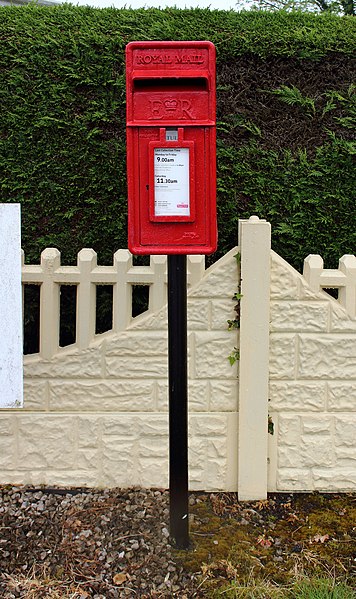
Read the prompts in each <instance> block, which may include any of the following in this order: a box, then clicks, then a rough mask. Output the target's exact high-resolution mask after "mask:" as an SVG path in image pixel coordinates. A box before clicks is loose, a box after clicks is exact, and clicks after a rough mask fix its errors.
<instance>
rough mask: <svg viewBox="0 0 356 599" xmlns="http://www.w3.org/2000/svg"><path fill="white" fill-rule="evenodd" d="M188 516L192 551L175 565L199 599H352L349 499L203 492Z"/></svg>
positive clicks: (353, 543) (353, 530)
mask: <svg viewBox="0 0 356 599" xmlns="http://www.w3.org/2000/svg"><path fill="white" fill-rule="evenodd" d="M191 511H192V524H191V531H190V535H191V540H192V546H193V548H192V550H191V551H187V552H178V559H179V560H180V562H181V563H182V565H183V567H184V569H185V570H187V571H189V572H196V573H199V576H200V585H201V586H200V588H201V590H202V593H203V594H202V596H204V597H212V598H214V599H215V598H216V597H228V598H230V597H231V598H233V597H251V598H255V597H256V598H259V597H261V598H264V599H268V598H271V599H274V598H279V597H290V598H294V597H295V598H298V599H300V598H309V597H310V598H311V599H314V598H315V599H319V598H320V599H323V598H324V597H325V598H326V597H332V598H334V599H344V598H345V599H346V598H350V599H353V598H355V599H356V594H355V591H354V590H353V588H355V587H356V526H355V523H356V495H355V494H344V495H330V494H329V495H328V494H317V493H315V494H310V493H307V494H300V495H298V494H296V495H285V494H279V495H273V496H270V498H269V499H268V500H267V501H259V502H244V503H239V502H238V500H237V496H236V495H235V494H231V493H230V494H229V493H228V494H224V493H221V494H212V495H210V496H209V495H207V494H206V495H200V496H199V497H197V498H196V504H195V505H194V506H193V507H192V510H191Z"/></svg>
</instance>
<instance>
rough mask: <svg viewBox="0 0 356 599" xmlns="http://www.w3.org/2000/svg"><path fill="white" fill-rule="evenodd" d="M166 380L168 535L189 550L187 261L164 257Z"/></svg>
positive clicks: (184, 258) (182, 257) (179, 258)
mask: <svg viewBox="0 0 356 599" xmlns="http://www.w3.org/2000/svg"><path fill="white" fill-rule="evenodd" d="M168 371H169V374H168V380H169V490H170V534H171V539H172V542H173V543H175V545H176V547H177V548H179V549H186V548H187V547H188V546H189V517H188V377H187V258H186V256H185V255H170V256H168Z"/></svg>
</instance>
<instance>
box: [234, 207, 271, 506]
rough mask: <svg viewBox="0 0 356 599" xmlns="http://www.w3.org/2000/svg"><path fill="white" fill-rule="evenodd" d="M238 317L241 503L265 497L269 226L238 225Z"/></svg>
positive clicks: (254, 219)
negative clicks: (239, 258) (239, 272)
mask: <svg viewBox="0 0 356 599" xmlns="http://www.w3.org/2000/svg"><path fill="white" fill-rule="evenodd" d="M239 245H240V251H241V294H242V299H241V319H240V363H239V443H238V445H239V454H238V496H239V500H242V501H248V500H259V499H265V498H266V497H267V457H268V456H267V450H268V380H269V302H270V255H271V251H270V250H271V226H270V224H269V223H267V222H266V221H264V220H260V219H259V218H258V217H257V216H251V217H250V219H249V220H247V221H245V220H241V221H239Z"/></svg>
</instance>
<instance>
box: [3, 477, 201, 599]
mask: <svg viewBox="0 0 356 599" xmlns="http://www.w3.org/2000/svg"><path fill="white" fill-rule="evenodd" d="M168 500H169V496H168V492H167V491H162V490H143V489H129V490H118V489H110V490H104V491H96V490H78V489H75V490H74V489H73V490H63V489H44V488H43V489H36V488H31V487H15V486H3V487H0V532H1V534H0V558H1V576H0V596H1V597H3V598H4V599H13V598H15V597H23V598H32V597H33V598H35V599H40V597H58V598H62V597H70V598H73V599H74V598H75V599H77V598H78V599H86V598H87V597H92V598H94V599H111V598H113V599H114V598H118V597H120V598H121V597H140V599H146V598H157V599H158V598H161V597H177V598H178V597H181V598H182V599H183V598H185V597H186V598H188V597H189V598H190V597H198V596H199V594H198V591H195V590H194V587H195V588H196V587H197V586H198V584H197V582H196V581H195V580H194V575H189V574H186V573H183V570H182V568H180V567H179V566H178V565H177V564H176V562H175V559H174V556H173V552H172V548H171V545H170V544H169V532H168V523H169V509H168ZM196 501H197V499H196V498H195V497H194V496H191V497H190V503H191V504H194V503H195V502H196ZM198 501H199V500H198Z"/></svg>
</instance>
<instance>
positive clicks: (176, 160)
mask: <svg viewBox="0 0 356 599" xmlns="http://www.w3.org/2000/svg"><path fill="white" fill-rule="evenodd" d="M154 165H155V166H154V177H155V216H190V205H189V148H155V149H154Z"/></svg>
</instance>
